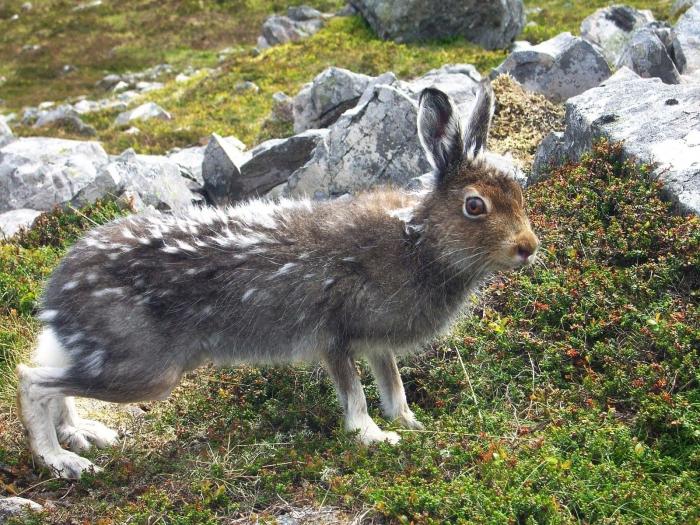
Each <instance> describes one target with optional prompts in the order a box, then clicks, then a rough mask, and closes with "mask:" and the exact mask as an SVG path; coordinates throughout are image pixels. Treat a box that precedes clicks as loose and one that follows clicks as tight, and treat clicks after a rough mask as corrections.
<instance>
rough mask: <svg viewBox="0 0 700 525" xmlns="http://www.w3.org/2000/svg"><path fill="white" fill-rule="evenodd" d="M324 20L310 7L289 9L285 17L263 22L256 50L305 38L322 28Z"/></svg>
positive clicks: (272, 18) (323, 17) (270, 18)
mask: <svg viewBox="0 0 700 525" xmlns="http://www.w3.org/2000/svg"><path fill="white" fill-rule="evenodd" d="M325 18H326V17H325V16H324V14H323V13H321V12H320V11H317V10H316V9H314V8H312V7H308V6H298V7H289V8H287V15H286V16H285V15H273V16H271V17H268V19H267V20H265V22H264V23H263V26H262V35H261V36H260V37H258V48H259V49H266V48H268V47H271V46H276V45H278V44H286V43H287V42H296V41H297V40H301V39H303V38H307V37H309V36H311V35H313V34H314V33H316V32H318V30H319V29H321V28H322V27H323V25H324V23H325Z"/></svg>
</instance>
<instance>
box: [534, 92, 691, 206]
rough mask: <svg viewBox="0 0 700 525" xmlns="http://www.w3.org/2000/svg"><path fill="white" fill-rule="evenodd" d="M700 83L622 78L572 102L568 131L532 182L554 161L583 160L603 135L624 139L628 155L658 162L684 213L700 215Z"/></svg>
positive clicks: (549, 149)
mask: <svg viewBox="0 0 700 525" xmlns="http://www.w3.org/2000/svg"><path fill="white" fill-rule="evenodd" d="M698 108H700V84H673V85H672V84H664V83H663V82H661V80H659V79H656V78H654V79H643V78H640V79H634V78H632V79H629V80H624V79H619V80H618V81H614V82H607V83H606V84H605V85H603V86H600V87H597V88H594V89H591V90H589V91H586V92H585V93H583V94H581V95H579V96H577V97H574V98H571V99H569V100H568V102H567V103H566V130H565V131H564V133H563V134H560V135H558V136H557V135H552V136H550V137H548V138H547V139H546V140H545V141H544V142H543V143H542V145H541V147H540V150H539V151H538V154H537V158H536V161H535V165H534V166H533V175H532V177H531V180H530V182H534V181H536V180H538V179H539V178H541V177H543V176H545V175H546V174H547V172H548V170H549V167H550V166H551V165H556V164H559V163H561V162H563V161H565V160H572V161H575V160H578V159H579V158H580V157H581V155H582V154H583V153H585V152H587V151H589V150H590V148H591V146H592V144H593V142H594V141H595V140H597V139H598V138H606V139H609V140H611V141H615V142H617V141H623V144H624V146H623V147H624V152H625V154H626V155H627V156H629V157H631V158H635V159H636V160H637V161H639V162H643V163H650V164H652V165H653V166H654V168H653V173H654V174H655V175H656V176H658V177H659V179H660V180H661V181H662V182H663V185H664V188H665V192H666V194H667V196H668V197H669V198H670V199H671V200H672V201H673V202H674V203H675V204H676V206H677V208H678V209H679V210H680V211H682V212H693V213H696V214H700V129H698V125H697V118H698Z"/></svg>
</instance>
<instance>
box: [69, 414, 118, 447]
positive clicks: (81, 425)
mask: <svg viewBox="0 0 700 525" xmlns="http://www.w3.org/2000/svg"><path fill="white" fill-rule="evenodd" d="M56 432H57V434H58V439H59V441H61V442H62V443H65V445H66V446H67V447H68V448H69V449H71V450H73V451H75V452H82V451H84V450H87V449H89V448H90V447H91V446H92V445H95V446H96V447H97V448H106V447H111V446H112V445H114V444H116V443H117V441H118V440H119V435H118V434H117V433H116V432H115V431H114V430H112V429H111V428H109V427H107V426H105V425H103V424H102V423H100V422H99V421H91V420H89V419H81V420H80V421H79V422H78V424H77V425H76V426H72V425H64V426H61V427H59V428H57V429H56Z"/></svg>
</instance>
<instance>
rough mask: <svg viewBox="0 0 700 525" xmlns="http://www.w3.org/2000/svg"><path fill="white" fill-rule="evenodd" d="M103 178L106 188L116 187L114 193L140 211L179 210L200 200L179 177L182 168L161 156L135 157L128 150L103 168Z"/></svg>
mask: <svg viewBox="0 0 700 525" xmlns="http://www.w3.org/2000/svg"><path fill="white" fill-rule="evenodd" d="M100 177H101V180H102V181H104V182H105V183H106V185H109V184H114V185H115V186H116V190H115V194H116V195H124V196H126V197H127V198H128V199H129V200H131V202H132V203H133V204H134V207H135V208H136V210H137V211H142V210H143V209H147V208H155V209H157V210H161V211H177V210H182V209H185V208H187V207H189V206H191V205H192V204H193V203H195V202H199V201H200V200H201V198H200V197H198V196H197V195H195V194H193V193H192V192H191V191H190V189H189V188H188V186H187V182H186V181H185V179H184V178H183V177H181V176H180V167H179V166H178V165H177V164H176V163H175V162H173V161H172V160H170V159H168V158H167V157H164V156H160V155H136V154H135V153H134V151H133V150H131V149H128V150H126V151H125V152H124V153H122V154H121V155H119V156H118V157H115V158H113V159H112V161H111V162H110V163H109V164H107V165H106V166H104V168H103V169H102V171H101V173H100ZM87 198H88V199H90V198H92V195H90V196H88V197H87Z"/></svg>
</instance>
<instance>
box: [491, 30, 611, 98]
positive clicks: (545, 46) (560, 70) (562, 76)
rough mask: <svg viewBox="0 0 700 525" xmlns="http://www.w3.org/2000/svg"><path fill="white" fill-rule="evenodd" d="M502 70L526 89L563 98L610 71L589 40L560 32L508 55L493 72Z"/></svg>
mask: <svg viewBox="0 0 700 525" xmlns="http://www.w3.org/2000/svg"><path fill="white" fill-rule="evenodd" d="M504 73H508V74H510V75H512V76H513V77H514V78H515V79H516V80H517V81H518V82H520V84H522V86H523V87H524V88H525V89H527V90H529V91H534V92H536V93H542V94H543V95H544V96H545V97H547V98H548V99H550V100H553V101H555V102H562V101H564V100H566V99H568V98H570V97H573V96H576V95H578V94H579V93H583V92H584V91H586V90H588V89H591V88H592V87H595V86H597V85H598V84H600V83H601V82H602V81H603V80H605V79H606V78H608V77H609V76H610V74H611V71H610V66H609V65H608V64H607V62H606V60H605V58H604V57H603V55H601V54H600V52H598V51H597V50H596V49H595V48H594V47H593V46H592V45H591V43H590V42H588V41H586V40H583V39H582V38H579V37H575V36H572V35H571V33H562V34H560V35H557V36H555V37H554V38H552V39H550V40H547V41H545V42H542V43H541V44H538V45H536V46H531V47H528V48H525V49H521V50H519V51H514V52H513V53H511V54H510V55H508V57H507V58H506V59H505V60H504V61H503V63H501V65H499V66H498V67H497V68H496V69H495V70H494V72H493V76H494V77H495V76H498V75H500V74H504Z"/></svg>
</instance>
